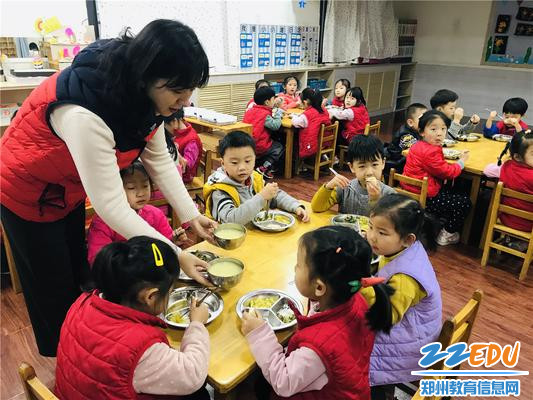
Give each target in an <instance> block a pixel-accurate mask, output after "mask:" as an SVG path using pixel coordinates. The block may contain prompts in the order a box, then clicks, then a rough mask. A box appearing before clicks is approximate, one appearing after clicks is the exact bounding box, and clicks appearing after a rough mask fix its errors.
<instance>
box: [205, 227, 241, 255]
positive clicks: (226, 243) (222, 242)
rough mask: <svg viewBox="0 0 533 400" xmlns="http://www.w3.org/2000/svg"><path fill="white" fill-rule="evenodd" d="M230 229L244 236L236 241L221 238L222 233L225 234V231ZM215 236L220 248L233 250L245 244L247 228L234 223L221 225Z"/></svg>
mask: <svg viewBox="0 0 533 400" xmlns="http://www.w3.org/2000/svg"><path fill="white" fill-rule="evenodd" d="M229 229H231V230H237V231H240V232H242V235H241V236H239V237H238V238H236V239H226V238H224V237H221V236H220V233H221V232H223V231H224V230H229ZM213 235H214V236H215V241H216V242H217V244H218V245H219V246H220V247H222V248H223V249H226V250H233V249H236V248H237V247H239V246H240V245H241V244H242V243H243V242H244V239H245V238H246V228H245V227H244V226H243V225H241V224H233V223H227V224H220V225H219V226H218V227H217V228H216V229H215V232H214V233H213Z"/></svg>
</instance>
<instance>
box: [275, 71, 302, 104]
mask: <svg viewBox="0 0 533 400" xmlns="http://www.w3.org/2000/svg"><path fill="white" fill-rule="evenodd" d="M299 87H300V82H299V81H298V78H296V77H295V76H288V77H286V78H285V79H284V80H283V93H280V94H278V98H280V99H283V103H281V104H280V108H282V109H284V110H288V109H289V108H298V107H300V105H301V104H302V101H301V100H300V96H299V95H298V93H297V91H298V88H299Z"/></svg>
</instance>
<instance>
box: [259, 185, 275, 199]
mask: <svg viewBox="0 0 533 400" xmlns="http://www.w3.org/2000/svg"><path fill="white" fill-rule="evenodd" d="M278 192H279V188H278V184H277V183H275V182H273V183H267V184H266V185H265V187H264V188H263V190H261V191H260V192H259V194H260V195H261V196H263V198H264V199H265V200H272V199H273V198H274V197H276V196H277V194H278Z"/></svg>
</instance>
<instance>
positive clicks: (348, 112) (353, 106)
mask: <svg viewBox="0 0 533 400" xmlns="http://www.w3.org/2000/svg"><path fill="white" fill-rule="evenodd" d="M330 116H331V117H332V118H333V117H334V118H336V119H338V120H344V121H346V122H345V123H344V129H343V130H342V132H341V136H340V137H339V138H338V142H340V144H346V145H348V144H349V143H350V142H351V140H352V138H353V137H354V136H356V135H362V134H363V133H364V132H365V127H366V125H367V124H369V123H370V117H369V115H368V110H367V109H366V101H365V97H364V96H363V91H362V90H361V88H360V87H358V86H356V87H353V88H350V89H348V91H347V92H346V97H345V98H344V110H335V109H332V110H330Z"/></svg>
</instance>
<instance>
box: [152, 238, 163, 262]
mask: <svg viewBox="0 0 533 400" xmlns="http://www.w3.org/2000/svg"><path fill="white" fill-rule="evenodd" d="M152 251H153V253H154V262H155V266H156V267H162V266H163V265H165V263H164V262H163V255H162V254H161V251H160V250H159V247H157V245H156V244H155V243H152Z"/></svg>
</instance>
